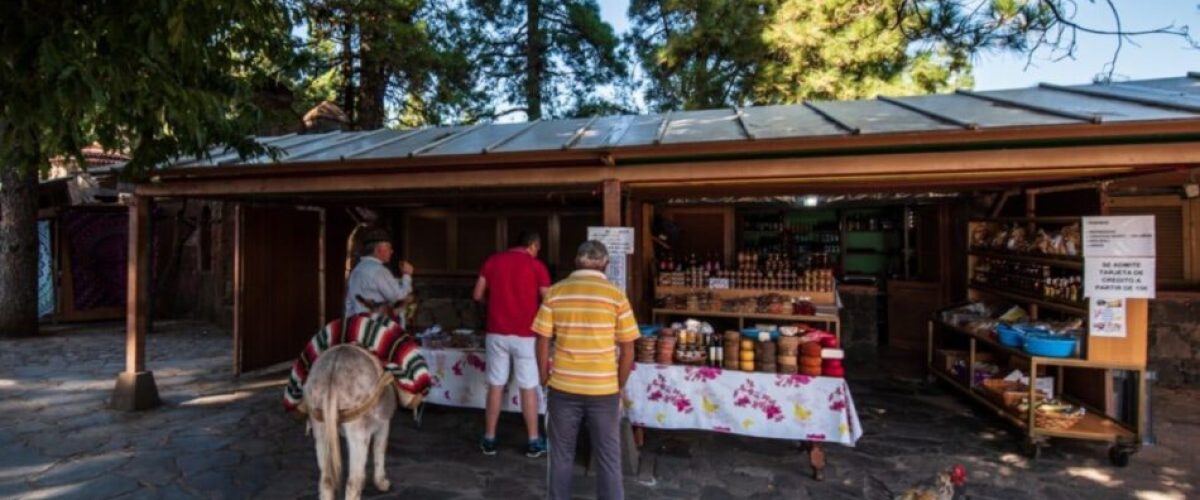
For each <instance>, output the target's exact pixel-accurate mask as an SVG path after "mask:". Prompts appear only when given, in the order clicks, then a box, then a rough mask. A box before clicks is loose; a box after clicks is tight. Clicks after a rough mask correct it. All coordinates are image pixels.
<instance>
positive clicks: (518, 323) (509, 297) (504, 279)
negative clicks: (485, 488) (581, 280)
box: [475, 232, 550, 458]
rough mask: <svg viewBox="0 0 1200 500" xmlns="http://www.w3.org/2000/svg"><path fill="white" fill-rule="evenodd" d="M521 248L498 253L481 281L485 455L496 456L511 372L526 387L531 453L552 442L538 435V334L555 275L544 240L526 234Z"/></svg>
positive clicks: (478, 298) (525, 411) (538, 452)
mask: <svg viewBox="0 0 1200 500" xmlns="http://www.w3.org/2000/svg"><path fill="white" fill-rule="evenodd" d="M517 241H518V244H519V246H516V247H513V248H510V249H508V250H506V251H503V252H500V253H497V254H495V255H493V256H491V257H489V258H488V260H487V261H486V262H484V263H483V269H481V270H480V271H479V280H478V281H477V282H476V283H475V300H476V301H479V302H485V301H486V302H487V383H488V396H487V412H486V428H485V430H484V434H483V440H481V441H480V443H479V448H480V449H481V450H482V451H483V454H484V455H495V454H496V423H497V422H498V421H499V420H500V407H501V406H502V404H501V399H502V398H503V396H504V386H505V385H507V384H508V380H509V374H510V373H512V374H513V375H514V376H515V378H516V379H517V388H519V389H520V390H521V413H522V415H523V416H524V417H525V428H526V430H528V431H529V446H528V448H527V449H526V451H525V455H526V456H528V457H530V458H537V457H540V456H542V455H545V454H546V440H545V439H543V438H542V437H541V436H540V435H539V433H538V421H537V419H538V383H539V380H538V367H537V355H536V353H535V346H536V344H537V340H536V339H537V335H536V334H534V333H533V329H532V325H533V318H534V317H535V316H537V311H538V306H539V303H540V302H541V298H542V297H543V296H545V295H546V291H547V290H548V289H549V288H550V273H549V272H548V271H547V270H546V266H545V265H544V264H542V261H540V260H538V259H537V255H538V252H539V251H541V249H542V238H541V236H540V235H538V234H537V233H534V232H522V233H521V235H520V237H519V239H518V240H517Z"/></svg>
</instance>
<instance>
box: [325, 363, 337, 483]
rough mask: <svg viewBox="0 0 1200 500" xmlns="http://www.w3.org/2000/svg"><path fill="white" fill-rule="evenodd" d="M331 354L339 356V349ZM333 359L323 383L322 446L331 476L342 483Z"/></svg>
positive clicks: (335, 365)
mask: <svg viewBox="0 0 1200 500" xmlns="http://www.w3.org/2000/svg"><path fill="white" fill-rule="evenodd" d="M327 355H329V356H338V355H339V352H338V351H332V352H329V353H327ZM338 361H339V360H338V359H334V360H333V366H331V367H330V368H331V369H330V370H327V371H326V372H325V373H324V375H325V377H326V378H325V380H323V381H322V382H323V385H324V386H325V388H326V389H325V397H324V398H323V399H322V400H321V414H322V415H321V416H322V417H324V422H322V423H321V424H322V425H324V426H325V442H324V443H321V446H324V447H325V459H326V463H327V464H328V465H329V471H328V472H329V476H330V477H331V478H332V479H333V484H335V485H338V484H342V450H341V438H340V437H338V404H337V391H336V390H334V381H333V379H334V377H336V376H337V372H338V371H337V364H338V363H337V362H338Z"/></svg>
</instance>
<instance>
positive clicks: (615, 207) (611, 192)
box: [604, 179, 621, 227]
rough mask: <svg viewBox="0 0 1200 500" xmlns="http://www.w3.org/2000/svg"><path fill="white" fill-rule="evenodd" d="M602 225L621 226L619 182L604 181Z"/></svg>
mask: <svg viewBox="0 0 1200 500" xmlns="http://www.w3.org/2000/svg"><path fill="white" fill-rule="evenodd" d="M604 225H605V226H610V227H615V226H620V225H621V181H619V180H617V179H605V181H604Z"/></svg>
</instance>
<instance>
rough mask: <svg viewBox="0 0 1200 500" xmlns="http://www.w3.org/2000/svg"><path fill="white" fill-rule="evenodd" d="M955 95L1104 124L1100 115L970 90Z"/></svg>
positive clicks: (956, 91)
mask: <svg viewBox="0 0 1200 500" xmlns="http://www.w3.org/2000/svg"><path fill="white" fill-rule="evenodd" d="M954 93H955V94H960V95H965V96H970V97H974V98H976V99H982V100H985V101H991V102H994V103H998V104H1003V105H1005V106H1012V107H1014V108H1022V109H1027V110H1030V111H1036V112H1038V113H1043V114H1047V115H1054V116H1060V117H1063V118H1070V119H1072V120H1080V121H1085V122H1091V123H1096V124H1099V123H1103V122H1104V118H1103V117H1101V116H1100V115H1089V114H1084V113H1075V112H1073V111H1067V110H1063V109H1056V108H1051V107H1047V106H1039V105H1037V104H1030V103H1027V102H1021V101H1018V100H1016V99H1008V98H1005V97H998V96H994V95H988V94H981V93H979V92H972V91H970V90H963V89H958V90H955V91H954Z"/></svg>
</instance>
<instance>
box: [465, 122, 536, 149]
mask: <svg viewBox="0 0 1200 500" xmlns="http://www.w3.org/2000/svg"><path fill="white" fill-rule="evenodd" d="M541 122H542V119H541V118H538V119H536V120H534V121H531V122H529V123H528V124H526V125H525V126H524V127H521V130H518V131H517V132H516V133H514V134H512V135H510V136H508V137H505V138H503V139H500V140H498V141H496V142H493V143H491V144H488V145H487V147H485V148H483V151H480V153H483V154H488V153H491V152H492V150H493V149H496V148H498V147H500V146H503V145H505V144H508V143H509V142H510V141H512V140H513V139H516V138H518V137H520V136H521V134H524V133H525V132H528V131H529V129H531V128H533V127H536V126H537V125H538V124H539V123H541Z"/></svg>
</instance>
